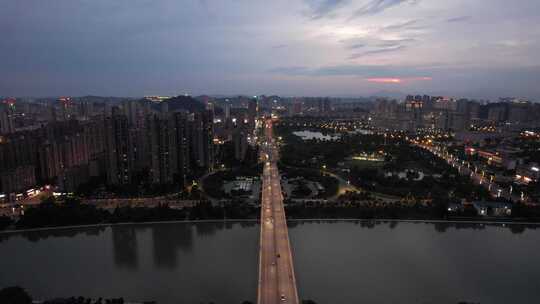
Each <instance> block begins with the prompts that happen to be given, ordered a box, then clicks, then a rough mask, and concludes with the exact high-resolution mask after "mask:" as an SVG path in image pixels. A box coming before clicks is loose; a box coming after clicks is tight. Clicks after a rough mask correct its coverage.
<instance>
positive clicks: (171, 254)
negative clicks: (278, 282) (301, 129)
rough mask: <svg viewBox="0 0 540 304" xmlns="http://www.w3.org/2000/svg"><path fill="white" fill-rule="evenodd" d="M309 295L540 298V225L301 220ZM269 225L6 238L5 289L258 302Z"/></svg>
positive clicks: (162, 303) (301, 262) (322, 302)
mask: <svg viewBox="0 0 540 304" xmlns="http://www.w3.org/2000/svg"><path fill="white" fill-rule="evenodd" d="M290 226H291V227H290V230H289V233H290V239H291V243H292V248H293V251H294V262H295V269H296V275H297V281H298V289H299V294H300V297H301V298H303V299H312V300H315V301H316V302H317V303H319V304H341V303H343V304H345V303H437V304H439V303H452V304H457V303H458V302H459V301H470V302H475V303H539V302H540V292H539V291H538V288H537V286H538V282H540V261H539V260H538V252H540V242H538V240H539V238H540V230H538V229H531V228H527V229H523V226H511V228H509V227H508V226H507V227H502V226H500V225H497V226H493V225H480V224H442V223H439V224H432V223H430V224H428V223H408V222H385V223H381V222H379V223H377V224H373V223H366V222H330V221H312V222H291V223H290ZM258 237H259V226H258V225H257V224H256V223H254V222H242V223H162V224H141V225H120V226H111V227H96V228H80V229H77V228H74V229H60V230H50V231H38V232H26V233H17V234H0V287H6V286H11V285H20V286H24V287H25V288H26V289H27V290H28V291H29V292H30V293H31V294H32V295H33V296H34V298H35V299H45V298H51V297H58V296H63V297H66V296H73V295H76V296H79V295H83V296H86V297H100V296H101V297H120V296H122V297H124V298H126V299H129V300H133V301H143V300H155V301H158V303H159V304H168V303H171V304H172V303H193V304H196V303H203V302H205V303H208V302H210V301H213V302H215V303H216V304H226V303H231V304H240V303H241V302H242V301H243V300H250V301H253V302H254V301H255V300H256V291H257V267H258V264H257V263H258V251H257V250H258V241H259V240H258Z"/></svg>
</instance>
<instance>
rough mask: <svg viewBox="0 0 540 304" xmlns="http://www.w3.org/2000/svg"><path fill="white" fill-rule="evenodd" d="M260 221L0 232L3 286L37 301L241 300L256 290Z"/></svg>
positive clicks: (204, 301)
mask: <svg viewBox="0 0 540 304" xmlns="http://www.w3.org/2000/svg"><path fill="white" fill-rule="evenodd" d="M258 235H259V233H258V224H257V222H252V223H244V222H242V223H234V222H214V223H196V224H195V223H162V224H138V225H114V226H110V227H106V226H104V227H95V228H80V229H73V228H66V229H55V230H42V231H31V232H30V231H29V232H21V233H14V234H0V238H1V239H2V242H1V243H0V269H1V270H0V288H2V287H5V286H12V285H20V286H24V287H25V288H27V289H28V291H29V292H30V293H31V294H32V295H33V296H34V297H35V298H36V299H46V298H52V297H70V296H74V295H75V296H79V295H81V296H86V297H93V298H98V297H106V298H112V297H124V298H126V299H131V300H135V301H147V300H148V301H150V300H153V301H157V302H158V303H160V304H162V303H165V304H166V303H200V302H202V303H208V302H215V303H241V302H242V301H244V300H251V301H254V300H255V298H256V290H257V285H256V284H257V269H258V268H257V262H258V256H257V253H258V250H257V248H258Z"/></svg>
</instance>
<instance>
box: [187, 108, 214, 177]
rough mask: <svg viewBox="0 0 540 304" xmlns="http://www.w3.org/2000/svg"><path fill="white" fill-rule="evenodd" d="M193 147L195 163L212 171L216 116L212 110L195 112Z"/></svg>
mask: <svg viewBox="0 0 540 304" xmlns="http://www.w3.org/2000/svg"><path fill="white" fill-rule="evenodd" d="M191 130H192V133H191V136H192V141H191V149H192V156H193V161H194V163H195V164H196V165H197V166H198V167H199V168H206V169H207V170H209V171H211V170H213V168H214V116H213V114H212V112H211V111H208V110H206V111H202V112H196V113H194V115H193V117H192V121H191Z"/></svg>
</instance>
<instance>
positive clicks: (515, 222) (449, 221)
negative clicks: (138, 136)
mask: <svg viewBox="0 0 540 304" xmlns="http://www.w3.org/2000/svg"><path fill="white" fill-rule="evenodd" d="M311 222H328V223H337V222H351V223H374V224H381V223H413V224H422V223H423V224H458V225H459V224H464V225H516V226H530V227H538V228H540V222H527V221H519V220H504V219H499V220H493V219H485V220H482V219H474V220H473V219H469V218H463V219H447V220H441V219H391V218H356V219H355V218H293V219H287V223H291V224H293V225H294V224H296V223H311ZM205 223H208V224H213V223H260V220H259V219H233V218H229V219H206V220H171V221H148V222H119V223H100V224H87V225H70V226H52V227H40V228H29V229H11V230H0V235H2V234H4V235H6V234H19V233H28V232H40V231H55V230H71V229H82V228H107V227H116V226H132V225H161V224H205Z"/></svg>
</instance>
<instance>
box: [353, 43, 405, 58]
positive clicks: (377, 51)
mask: <svg viewBox="0 0 540 304" xmlns="http://www.w3.org/2000/svg"><path fill="white" fill-rule="evenodd" d="M405 48H406V46H404V45H396V46H390V47H384V48H381V49H373V50H369V51H365V52H362V53H356V54H352V55H351V56H349V59H358V58H361V57H366V56H370V55H377V54H382V53H391V52H397V51H400V50H403V49H405Z"/></svg>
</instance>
